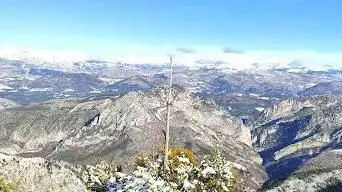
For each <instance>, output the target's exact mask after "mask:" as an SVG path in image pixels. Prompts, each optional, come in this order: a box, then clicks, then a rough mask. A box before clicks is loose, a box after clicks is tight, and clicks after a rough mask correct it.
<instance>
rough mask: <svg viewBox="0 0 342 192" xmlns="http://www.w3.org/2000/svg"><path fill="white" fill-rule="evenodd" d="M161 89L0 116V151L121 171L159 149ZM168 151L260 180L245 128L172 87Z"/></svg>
mask: <svg viewBox="0 0 342 192" xmlns="http://www.w3.org/2000/svg"><path fill="white" fill-rule="evenodd" d="M166 95H167V94H166V92H165V89H161V88H159V89H154V90H152V91H150V92H130V93H128V94H126V95H123V96H120V97H117V98H102V99H95V100H89V99H74V100H71V99H69V100H55V101H49V102H44V103H42V104H40V105H37V106H32V107H27V108H14V109H8V110H3V111H1V112H0V152H6V153H9V154H13V155H20V156H22V157H37V156H39V157H44V158H47V159H57V160H65V161H68V162H71V163H76V164H96V163H99V162H100V161H102V160H106V161H114V163H115V164H120V165H122V166H123V168H124V169H126V170H127V169H128V170H129V169H130V168H132V166H133V165H134V161H135V158H136V157H137V156H138V155H149V154H157V153H160V152H161V151H162V150H163V144H164V140H165V136H164V132H165V131H164V128H165V117H166V106H165V104H166ZM173 99H174V100H173V102H172V118H171V133H170V134H171V135H170V136H171V137H170V138H171V141H170V142H171V146H183V147H186V148H188V149H190V150H192V151H193V152H195V153H196V154H197V155H198V156H200V157H201V156H203V155H205V154H209V153H211V152H212V151H213V150H214V149H219V150H221V151H222V152H223V153H224V154H225V155H226V156H227V157H228V159H229V160H231V161H233V162H235V163H237V164H239V165H241V166H243V167H245V168H246V170H247V171H248V176H246V179H245V183H246V185H248V187H249V188H251V189H257V188H259V187H260V186H261V185H262V184H263V182H264V181H265V179H266V175H265V172H264V171H263V169H262V167H261V166H260V164H261V158H260V156H259V155H258V154H257V153H256V152H255V151H254V150H253V149H252V147H251V139H250V138H251V136H250V132H249V130H248V128H247V127H245V126H244V125H243V124H242V122H241V121H240V120H239V119H236V118H234V117H232V116H230V115H229V114H226V113H225V112H224V111H220V110H217V109H216V106H214V105H211V104H208V103H205V102H203V101H194V100H193V99H192V98H191V97H190V94H189V93H188V92H186V91H185V90H183V89H182V88H180V87H178V88H176V87H175V89H174V92H173Z"/></svg>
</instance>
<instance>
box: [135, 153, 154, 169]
mask: <svg viewBox="0 0 342 192" xmlns="http://www.w3.org/2000/svg"><path fill="white" fill-rule="evenodd" d="M150 161H151V158H150V157H148V156H143V155H140V156H138V157H137V158H136V159H135V165H136V166H137V167H138V166H139V167H146V166H147V165H148V163H149V162H150Z"/></svg>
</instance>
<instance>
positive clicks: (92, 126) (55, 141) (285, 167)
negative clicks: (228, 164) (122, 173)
mask: <svg viewBox="0 0 342 192" xmlns="http://www.w3.org/2000/svg"><path fill="white" fill-rule="evenodd" d="M3 55H4V54H3ZM203 62H204V63H208V62H209V63H212V65H205V64H203ZM200 63H202V64H201V65H196V66H187V65H178V64H176V65H175V66H174V71H173V80H174V86H173V93H172V98H174V100H173V102H172V106H171V109H172V110H171V112H172V119H171V145H173V146H181V147H185V148H188V149H190V150H191V151H193V152H194V153H195V154H196V155H197V156H198V157H200V158H201V157H203V156H204V155H205V154H208V153H210V152H211V151H213V150H214V149H219V150H221V151H222V152H223V154H224V155H225V156H226V157H227V158H228V159H229V160H231V161H233V162H235V163H236V164H238V165H239V166H240V167H242V169H241V170H244V171H241V172H239V175H238V178H240V179H239V180H238V184H239V185H241V186H242V185H247V186H248V188H249V189H250V191H257V190H263V191H318V190H320V188H322V187H323V188H324V187H327V186H328V185H330V184H333V185H337V184H338V183H339V182H340V183H341V182H342V176H341V173H342V172H341V164H340V163H339V162H340V160H341V154H342V153H341V133H342V130H341V129H342V119H341V117H342V115H341V114H342V105H341V104H342V70H341V69H339V68H338V67H337V68H336V67H332V66H329V65H323V67H321V68H319V70H318V68H317V67H316V68H310V67H308V66H310V65H309V64H306V63H305V62H304V61H302V60H295V61H293V62H290V63H284V64H279V63H278V64H272V65H271V64H267V65H266V64H262V63H254V64H251V67H250V68H248V69H239V68H233V67H229V66H227V64H226V63H224V62H214V64H213V62H211V61H209V60H202V61H201V62H200ZM168 80H169V67H168V66H167V65H165V64H149V63H143V64H135V63H127V62H125V61H123V60H121V61H106V60H104V59H91V58H87V57H79V58H72V59H71V60H60V59H55V60H51V59H50V60H42V59H39V58H38V59H35V58H34V57H33V58H32V57H30V54H28V53H26V52H24V53H22V54H21V56H20V57H19V56H18V55H17V54H14V55H8V54H7V55H5V57H3V58H1V59H0V154H1V157H0V158H2V159H12V158H14V159H16V160H15V161H9V162H11V163H10V164H0V166H1V168H2V171H0V174H4V175H8V177H13V178H18V177H20V176H22V177H25V178H29V175H27V174H26V175H25V174H24V173H20V174H19V175H16V174H14V172H15V170H14V169H15V167H16V166H17V165H18V164H19V165H21V166H23V167H28V168H26V169H30V170H31V172H34V171H33V170H36V171H38V172H39V173H41V174H42V175H45V176H46V174H51V173H50V172H48V173H46V172H45V171H43V170H45V169H46V167H45V164H44V163H43V164H44V165H43V166H42V163H39V162H40V161H42V162H45V160H46V162H53V163H52V164H53V166H57V167H65V172H64V171H63V172H62V173H60V172H58V173H57V175H58V174H61V175H64V177H72V178H78V177H79V175H78V172H79V171H75V170H76V168H73V166H85V165H89V166H91V165H96V164H98V163H100V162H101V161H107V162H115V163H116V164H119V165H122V167H123V169H125V170H127V171H131V170H132V168H133V166H134V160H135V157H136V156H137V155H145V154H158V153H160V152H161V151H162V147H163V143H164V141H165V130H164V127H165V116H166V106H165V105H166V95H167V93H166V90H167V89H166V87H165V84H167V82H168ZM36 158H38V159H36ZM57 161H58V162H62V163H56V162H57ZM22 162H24V163H22ZM37 162H38V164H37ZM60 164H63V166H60ZM53 169H54V170H55V168H53ZM39 170H40V171H39ZM63 170H64V168H63ZM70 170H71V171H70ZM77 170H78V168H77ZM76 172H77V173H76ZM55 173H56V172H53V174H52V178H54V177H55V175H54V174H55ZM42 177H43V176H42ZM56 177H57V176H56ZM58 177H61V176H58ZM28 180H29V179H28ZM52 181H55V180H53V179H52ZM76 181H77V182H76ZM44 182H45V184H46V182H51V181H50V180H44ZM75 182H76V184H75V183H73V184H75V185H77V186H79V187H80V188H82V189H84V183H83V184H82V182H83V180H82V179H80V180H77V179H76V180H75ZM73 184H72V183H71V184H70V185H73ZM32 185H33V187H34V188H37V187H38V188H39V185H37V184H32ZM70 185H69V184H68V185H66V186H70ZM44 186H45V185H42V186H41V188H40V189H38V188H37V190H38V191H39V190H40V191H44V190H46V188H44ZM70 188H72V187H70ZM70 188H69V187H68V190H69V189H70ZM64 190H65V189H64ZM80 191H82V190H80Z"/></svg>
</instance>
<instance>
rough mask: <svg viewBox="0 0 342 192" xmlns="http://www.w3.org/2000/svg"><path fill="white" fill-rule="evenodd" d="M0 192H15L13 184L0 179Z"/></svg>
mask: <svg viewBox="0 0 342 192" xmlns="http://www.w3.org/2000/svg"><path fill="white" fill-rule="evenodd" d="M0 191H1V192H15V184H14V183H12V182H6V181H5V179H4V178H2V177H0Z"/></svg>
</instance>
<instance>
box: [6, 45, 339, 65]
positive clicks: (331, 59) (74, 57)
mask: <svg viewBox="0 0 342 192" xmlns="http://www.w3.org/2000/svg"><path fill="white" fill-rule="evenodd" d="M118 47H119V48H120V47H122V49H121V50H122V51H120V52H119V51H116V52H114V51H113V52H112V53H111V54H107V55H101V56H100V58H102V59H105V60H109V61H122V62H126V63H130V64H144V63H149V64H165V63H166V62H168V54H173V55H175V56H176V58H175V62H176V63H177V64H183V65H187V66H194V65H200V66H203V63H202V64H199V63H198V62H196V61H199V60H208V61H220V63H222V65H226V66H228V67H232V68H238V69H246V68H250V67H252V64H253V63H258V64H259V66H261V68H263V67H267V66H269V65H271V66H275V65H277V64H279V65H286V64H288V63H291V62H292V61H295V60H297V61H300V62H301V63H302V64H303V66H305V67H308V68H310V69H314V70H318V69H322V68H324V66H326V65H329V66H331V67H334V68H341V67H342V52H330V53H326V52H317V51H310V50H295V51H275V50H244V54H233V53H232V54H227V53H224V52H223V51H222V49H223V48H222V47H216V46H193V45H192V46H189V47H191V50H193V52H192V53H191V54H188V53H182V52H179V51H177V50H176V49H177V48H179V47H182V46H176V45H166V46H148V45H142V44H127V45H120V46H118ZM183 47H184V46H183ZM107 52H109V51H108V50H107ZM90 56H95V55H90ZM90 56H88V55H86V54H84V53H82V52H79V51H65V50H63V51H58V50H57V51H55V50H31V49H18V48H3V49H0V57H6V58H12V59H13V58H15V57H31V58H37V59H42V60H46V61H52V60H53V59H54V60H55V62H59V61H60V62H69V61H78V60H85V59H87V58H90ZM95 58H97V57H95Z"/></svg>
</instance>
